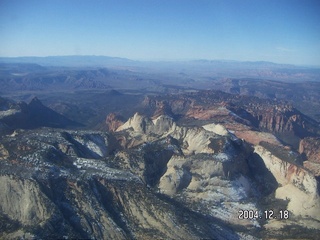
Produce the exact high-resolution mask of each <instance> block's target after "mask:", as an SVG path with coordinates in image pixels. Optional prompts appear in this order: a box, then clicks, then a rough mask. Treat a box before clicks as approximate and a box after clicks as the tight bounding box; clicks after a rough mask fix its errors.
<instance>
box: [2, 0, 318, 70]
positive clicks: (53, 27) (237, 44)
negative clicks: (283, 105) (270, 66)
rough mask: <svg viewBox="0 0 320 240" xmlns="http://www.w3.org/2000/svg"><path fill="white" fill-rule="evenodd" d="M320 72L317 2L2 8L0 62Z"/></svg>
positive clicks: (8, 0) (8, 3)
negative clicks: (42, 59) (254, 64)
mask: <svg viewBox="0 0 320 240" xmlns="http://www.w3.org/2000/svg"><path fill="white" fill-rule="evenodd" d="M52 55H106V56H114V57H125V58H130V59H136V60H189V59H220V60H221V59H224V60H240V61H272V62H277V63H292V64H303V65H319V66H320V1H319V0H299V1H296V0H275V1H274V0H233V1H231V0H211V1H209V0H208V1H205V0H140V1H138V0H127V1H123V0H110V1H108V0H103V1H98V0H91V1H89V0H88V1H83V0H77V1H73V0H64V1H60V0H39V1H36V0H21V1H17V0H0V56H52Z"/></svg>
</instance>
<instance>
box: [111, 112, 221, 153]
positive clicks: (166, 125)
mask: <svg viewBox="0 0 320 240" xmlns="http://www.w3.org/2000/svg"><path fill="white" fill-rule="evenodd" d="M218 128H219V129H220V127H218ZM130 129H132V130H130ZM124 130H125V131H128V132H129V134H130V136H131V137H132V138H135V137H139V139H141V140H140V141H136V145H138V144H141V143H143V142H148V141H154V140H157V139H161V138H165V137H167V136H169V135H171V136H172V137H174V138H176V139H178V140H181V141H182V142H183V145H184V148H183V149H182V151H183V153H184V154H187V155H188V154H192V153H213V150H212V149H211V148H209V147H208V145H209V144H210V138H214V137H216V136H217V134H216V133H214V132H213V131H207V130H205V129H203V128H196V127H195V128H186V127H180V126H177V125H176V123H175V122H174V121H173V119H172V118H171V117H168V116H164V115H161V116H159V117H158V118H156V119H154V120H151V119H148V118H146V117H143V116H141V115H139V114H138V113H136V114H135V115H134V116H133V117H132V118H130V119H129V120H128V121H127V122H126V123H124V124H123V125H122V126H120V127H119V128H118V129H117V130H116V131H117V132H119V131H124ZM152 135H153V136H154V137H152Z"/></svg>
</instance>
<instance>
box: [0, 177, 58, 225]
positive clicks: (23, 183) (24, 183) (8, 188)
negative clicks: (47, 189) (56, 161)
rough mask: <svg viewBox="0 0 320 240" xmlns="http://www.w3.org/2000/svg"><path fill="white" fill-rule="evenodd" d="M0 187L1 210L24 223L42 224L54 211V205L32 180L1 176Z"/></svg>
mask: <svg viewBox="0 0 320 240" xmlns="http://www.w3.org/2000/svg"><path fill="white" fill-rule="evenodd" d="M0 189H1V191H0V203H1V204H0V209H1V212H3V213H5V214H7V215H8V216H9V217H10V218H11V219H14V220H17V221H19V222H21V223H22V224H25V225H34V224H39V225H41V223H44V222H45V221H46V220H48V219H49V218H50V216H51V214H52V213H53V209H54V205H53V204H51V202H50V201H48V199H47V197H46V196H45V195H43V194H42V192H41V191H40V189H39V188H38V186H37V183H35V182H34V181H32V180H25V179H24V180H20V179H14V178H11V177H9V176H0Z"/></svg>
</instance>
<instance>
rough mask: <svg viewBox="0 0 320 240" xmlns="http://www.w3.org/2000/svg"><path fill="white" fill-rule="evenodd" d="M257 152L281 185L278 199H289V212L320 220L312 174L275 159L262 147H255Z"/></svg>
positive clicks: (318, 203)
mask: <svg viewBox="0 0 320 240" xmlns="http://www.w3.org/2000/svg"><path fill="white" fill-rule="evenodd" d="M255 152H256V153H257V154H259V155H260V157H261V158H262V159H263V161H264V163H265V165H266V167H267V168H268V169H269V171H270V172H271V173H272V174H273V176H274V177H275V179H276V180H277V182H278V183H279V188H278V189H277V190H276V198H279V199H289V200H290V202H289V204H288V210H289V211H291V212H292V213H294V214H295V215H301V216H303V217H308V216H310V217H312V218H314V219H317V220H320V198H319V195H318V192H317V181H316V179H315V178H314V176H313V175H312V173H310V172H309V171H307V170H305V169H303V168H302V167H299V166H297V165H295V164H293V163H289V162H286V161H283V160H281V159H279V158H277V157H275V156H274V155H272V153H271V152H269V151H268V150H266V149H265V148H263V147H262V146H255Z"/></svg>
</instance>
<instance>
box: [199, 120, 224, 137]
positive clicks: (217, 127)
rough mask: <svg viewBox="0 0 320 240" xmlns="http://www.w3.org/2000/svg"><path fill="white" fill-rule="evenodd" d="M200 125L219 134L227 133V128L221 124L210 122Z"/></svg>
mask: <svg viewBox="0 0 320 240" xmlns="http://www.w3.org/2000/svg"><path fill="white" fill-rule="evenodd" d="M202 127H203V128H204V129H205V130H207V131H210V132H214V133H215V134H218V135H221V136H227V135H228V133H229V132H228V130H227V129H226V128H225V127H224V126H223V125H221V124H214V123H210V124H207V125H204V126H202Z"/></svg>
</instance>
